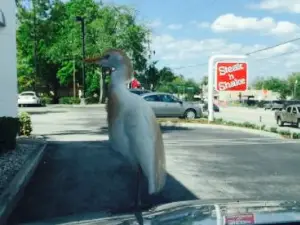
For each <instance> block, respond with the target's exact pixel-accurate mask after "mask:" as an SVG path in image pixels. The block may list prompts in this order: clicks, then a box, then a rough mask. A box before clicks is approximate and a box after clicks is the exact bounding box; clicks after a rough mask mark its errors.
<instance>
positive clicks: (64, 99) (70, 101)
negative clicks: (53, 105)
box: [59, 97, 80, 105]
mask: <svg viewBox="0 0 300 225" xmlns="http://www.w3.org/2000/svg"><path fill="white" fill-rule="evenodd" d="M79 103H80V98H77V97H62V98H60V99H59V104H66V105H73V104H79Z"/></svg>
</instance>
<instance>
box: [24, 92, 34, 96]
mask: <svg viewBox="0 0 300 225" xmlns="http://www.w3.org/2000/svg"><path fill="white" fill-rule="evenodd" d="M21 96H34V94H33V93H21Z"/></svg>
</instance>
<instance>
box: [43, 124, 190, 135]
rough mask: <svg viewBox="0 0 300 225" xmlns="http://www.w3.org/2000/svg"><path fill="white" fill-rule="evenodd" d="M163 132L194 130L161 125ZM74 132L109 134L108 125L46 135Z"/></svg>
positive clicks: (70, 133)
mask: <svg viewBox="0 0 300 225" xmlns="http://www.w3.org/2000/svg"><path fill="white" fill-rule="evenodd" d="M160 128H161V131H162V133H170V132H173V131H184V130H193V129H192V128H186V127H176V126H171V127H169V126H160ZM72 134H94V135H95V134H100V135H106V134H108V127H107V126H105V127H101V128H99V129H97V130H95V131H92V130H90V129H88V128H87V129H86V130H64V131H61V132H55V133H51V134H45V135H72Z"/></svg>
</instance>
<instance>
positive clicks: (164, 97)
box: [160, 95, 177, 102]
mask: <svg viewBox="0 0 300 225" xmlns="http://www.w3.org/2000/svg"><path fill="white" fill-rule="evenodd" d="M160 99H161V101H163V102H177V100H176V99H175V98H173V97H172V96H170V95H161V96H160Z"/></svg>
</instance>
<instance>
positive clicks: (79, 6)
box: [17, 0, 149, 99]
mask: <svg viewBox="0 0 300 225" xmlns="http://www.w3.org/2000/svg"><path fill="white" fill-rule="evenodd" d="M32 3H33V5H34V6H35V7H34V8H32V7H28V1H27V0H20V1H18V4H17V5H18V13H17V16H18V24H19V26H18V29H17V47H18V84H19V91H24V90H30V89H31V90H32V89H34V87H35V86H36V87H37V88H43V90H44V89H46V92H48V93H49V92H50V91H52V92H54V96H55V99H56V98H57V97H59V96H58V90H59V88H60V87H70V86H72V83H73V75H74V72H75V82H76V83H77V84H78V83H79V84H81V83H82V73H81V68H82V35H81V25H80V23H78V22H76V21H75V18H76V16H81V17H84V18H85V28H86V29H85V30H86V55H87V57H92V56H96V55H100V54H101V53H102V52H103V51H104V50H105V49H107V48H110V47H115V48H121V49H124V50H125V51H126V52H127V53H128V54H129V55H130V56H131V59H132V61H133V64H134V68H135V70H137V71H145V70H146V65H147V60H146V55H147V51H146V47H145V46H146V43H147V42H148V40H147V36H148V34H149V31H148V29H147V28H146V27H145V26H144V25H143V24H138V23H137V22H136V12H135V10H133V9H131V8H129V7H126V6H111V5H105V4H103V3H97V2H95V1H94V0H70V1H63V0H39V1H33V2H32ZM83 6H84V7H83ZM34 9H35V10H34ZM34 46H36V48H35V47H34ZM34 52H36V56H37V57H36V59H37V65H36V64H35V57H34V55H35V54H33V53H34ZM74 62H75V63H74ZM36 69H37V70H36ZM96 70H97V67H95V66H93V65H89V64H88V65H86V71H87V73H86V88H87V95H88V96H90V95H93V94H94V93H95V92H99V89H101V87H100V83H99V82H98V80H99V77H98V76H99V75H98V74H97V73H96Z"/></svg>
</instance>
